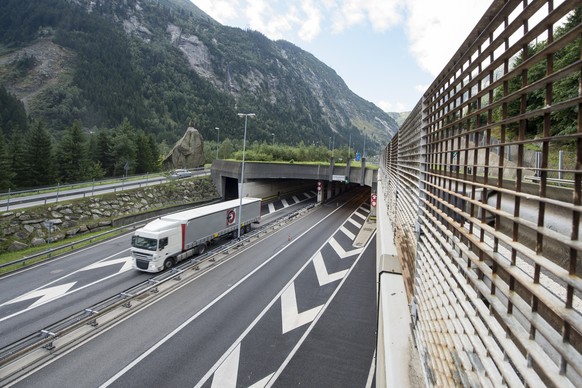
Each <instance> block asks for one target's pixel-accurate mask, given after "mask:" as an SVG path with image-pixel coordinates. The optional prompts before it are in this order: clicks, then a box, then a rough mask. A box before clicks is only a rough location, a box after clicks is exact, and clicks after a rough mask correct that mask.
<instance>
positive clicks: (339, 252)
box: [329, 237, 362, 259]
mask: <svg viewBox="0 0 582 388" xmlns="http://www.w3.org/2000/svg"><path fill="white" fill-rule="evenodd" d="M329 245H331V247H332V248H333V250H334V251H335V253H337V255H338V256H339V257H340V258H341V259H345V258H346V257H350V256H353V255H357V254H358V253H360V252H361V251H362V248H357V249H352V250H351V251H346V250H345V249H344V248H343V247H342V246H341V245H339V243H338V242H337V241H336V239H335V238H333V237H332V238H331V239H330V240H329Z"/></svg>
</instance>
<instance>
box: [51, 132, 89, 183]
mask: <svg viewBox="0 0 582 388" xmlns="http://www.w3.org/2000/svg"><path fill="white" fill-rule="evenodd" d="M56 159H57V164H58V170H59V177H60V180H61V181H62V182H68V183H72V182H81V181H83V180H85V179H87V175H88V169H89V160H88V153H87V141H86V138H85V133H84V132H83V128H81V123H80V122H79V121H75V122H74V123H73V125H71V126H70V127H68V128H67V129H66V132H65V135H64V136H63V139H62V140H61V142H60V143H59V146H58V149H57V158H56Z"/></svg>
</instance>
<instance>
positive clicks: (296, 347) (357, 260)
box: [265, 231, 376, 388]
mask: <svg viewBox="0 0 582 388" xmlns="http://www.w3.org/2000/svg"><path fill="white" fill-rule="evenodd" d="M375 234H376V232H375V231H374V233H372V237H373V236H374V235H375ZM370 241H372V238H370V239H369V240H368V243H367V244H366V247H365V248H364V249H362V252H361V253H360V255H359V256H358V258H357V259H356V260H355V261H354V264H352V266H351V268H350V269H349V272H348V274H347V275H346V276H345V277H344V278H343V279H342V281H341V282H340V284H339V285H338V286H337V288H336V289H335V291H334V292H333V294H332V295H331V297H330V298H329V299H328V301H327V302H326V303H325V305H324V306H323V308H322V309H321V311H320V312H319V315H318V316H317V317H316V318H315V319H314V320H313V322H311V325H309V327H308V328H307V330H305V333H303V336H301V339H299V341H298V342H297V344H295V347H293V350H291V352H290V353H289V355H288V356H287V358H285V361H283V364H281V366H280V367H279V369H277V372H275V373H274V374H273V377H272V378H271V379H270V380H269V382H268V383H267V385H265V388H269V387H272V386H273V384H275V381H277V379H278V378H279V376H280V375H281V373H282V372H283V370H284V369H285V368H286V367H287V365H289V362H290V361H291V359H292V358H293V356H295V354H296V353H297V351H298V350H299V348H300V347H301V345H303V342H305V340H306V339H307V336H308V335H309V334H310V333H311V331H312V330H313V328H314V327H315V325H316V324H317V322H318V321H319V319H320V318H321V317H322V316H323V313H324V312H325V310H326V309H327V307H328V306H329V305H330V303H331V302H332V301H333V299H334V298H335V296H336V295H337V293H338V292H339V290H340V289H341V288H342V286H343V285H344V283H345V282H346V279H347V278H348V277H349V276H350V273H351V272H352V270H353V269H354V268H355V267H356V265H357V264H358V262H359V261H360V259H361V258H362V255H363V254H364V252H365V250H366V249H367V248H368V245H370Z"/></svg>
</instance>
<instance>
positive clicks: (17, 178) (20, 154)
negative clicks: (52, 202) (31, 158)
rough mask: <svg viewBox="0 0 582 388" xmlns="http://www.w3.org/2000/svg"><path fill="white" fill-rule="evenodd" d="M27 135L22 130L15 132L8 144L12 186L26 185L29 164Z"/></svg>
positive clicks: (17, 187) (21, 186) (22, 186)
mask: <svg viewBox="0 0 582 388" xmlns="http://www.w3.org/2000/svg"><path fill="white" fill-rule="evenodd" d="M24 141H25V137H24V134H22V133H20V132H13V133H12V136H10V142H9V144H8V154H9V157H10V171H11V172H12V187H13V188H16V189H21V188H24V187H26V185H27V182H26V179H27V175H28V166H27V160H28V159H27V155H26V149H25V144H24Z"/></svg>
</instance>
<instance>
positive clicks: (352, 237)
mask: <svg viewBox="0 0 582 388" xmlns="http://www.w3.org/2000/svg"><path fill="white" fill-rule="evenodd" d="M340 230H341V231H342V232H344V234H345V235H346V236H348V237H349V239H350V240H353V239H355V238H356V236H355V235H354V234H353V233H352V232H350V231H349V230H348V229H346V227H345V226H342V227H341V228H340Z"/></svg>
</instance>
